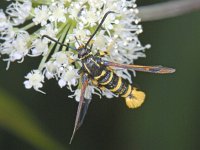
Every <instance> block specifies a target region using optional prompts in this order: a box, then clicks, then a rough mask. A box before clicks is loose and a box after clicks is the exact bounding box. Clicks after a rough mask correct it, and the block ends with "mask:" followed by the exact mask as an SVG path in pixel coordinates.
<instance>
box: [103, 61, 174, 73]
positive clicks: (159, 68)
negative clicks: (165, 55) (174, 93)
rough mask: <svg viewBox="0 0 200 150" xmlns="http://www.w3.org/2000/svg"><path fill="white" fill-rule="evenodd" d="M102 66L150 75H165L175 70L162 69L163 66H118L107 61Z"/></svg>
mask: <svg viewBox="0 0 200 150" xmlns="http://www.w3.org/2000/svg"><path fill="white" fill-rule="evenodd" d="M104 64H105V65H106V66H110V67H117V68H124V69H133V70H135V71H142V72H150V73H159V74H166V73H173V72H175V69H173V68H168V67H163V66H141V65H128V64H119V63H114V62H109V61H104Z"/></svg>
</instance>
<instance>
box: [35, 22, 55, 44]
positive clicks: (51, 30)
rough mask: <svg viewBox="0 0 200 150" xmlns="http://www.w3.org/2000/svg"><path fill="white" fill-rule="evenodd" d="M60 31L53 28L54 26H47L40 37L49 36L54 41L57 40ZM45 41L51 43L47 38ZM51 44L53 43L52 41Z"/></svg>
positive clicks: (41, 31)
mask: <svg viewBox="0 0 200 150" xmlns="http://www.w3.org/2000/svg"><path fill="white" fill-rule="evenodd" d="M57 32H58V30H57V28H56V27H54V26H53V24H47V25H46V26H45V29H41V30H40V32H39V34H40V36H43V35H48V36H49V37H51V38H53V39H57V38H56V34H57ZM44 40H46V41H48V42H49V41H50V40H49V39H47V38H45V39H44ZM50 42H51V41H50Z"/></svg>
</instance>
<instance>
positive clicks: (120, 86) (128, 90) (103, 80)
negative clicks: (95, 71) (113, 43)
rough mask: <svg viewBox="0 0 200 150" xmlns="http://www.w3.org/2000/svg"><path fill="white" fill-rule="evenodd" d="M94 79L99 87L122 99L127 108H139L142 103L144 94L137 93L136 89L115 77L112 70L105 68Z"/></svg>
mask: <svg viewBox="0 0 200 150" xmlns="http://www.w3.org/2000/svg"><path fill="white" fill-rule="evenodd" d="M94 79H95V80H96V81H97V82H98V83H99V85H101V86H103V87H105V88H107V89H109V90H110V91H111V92H113V93H115V94H119V95H120V96H121V97H124V98H125V100H126V104H127V106H128V107H129V108H136V107H139V106H140V105H141V104H142V103H143V102H144V98H145V94H144V92H142V91H137V89H136V88H134V87H132V86H131V85H130V84H129V83H128V82H127V81H126V80H125V79H123V78H121V77H119V76H117V75H116V74H115V73H114V72H113V71H112V70H108V69H107V68H105V70H103V71H102V72H101V74H100V75H98V76H95V77H94Z"/></svg>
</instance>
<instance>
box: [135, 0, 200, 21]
mask: <svg viewBox="0 0 200 150" xmlns="http://www.w3.org/2000/svg"><path fill="white" fill-rule="evenodd" d="M199 9H200V0H171V1H169V2H163V3H159V4H153V5H148V6H141V7H139V14H138V16H139V17H140V18H142V21H143V22H144V21H153V20H160V19H165V18H170V17H175V16H179V15H183V14H186V13H189V12H192V11H196V10H199Z"/></svg>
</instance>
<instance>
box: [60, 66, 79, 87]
mask: <svg viewBox="0 0 200 150" xmlns="http://www.w3.org/2000/svg"><path fill="white" fill-rule="evenodd" d="M78 78H79V74H78V69H74V67H73V66H69V67H68V69H67V70H66V71H64V72H63V73H62V75H61V77H60V80H59V81H58V84H59V86H60V87H61V88H62V87H64V86H65V85H66V84H67V85H68V86H69V88H70V89H71V85H73V86H75V85H77V83H78V82H77V81H78V80H77V79H78Z"/></svg>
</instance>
